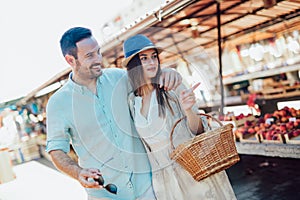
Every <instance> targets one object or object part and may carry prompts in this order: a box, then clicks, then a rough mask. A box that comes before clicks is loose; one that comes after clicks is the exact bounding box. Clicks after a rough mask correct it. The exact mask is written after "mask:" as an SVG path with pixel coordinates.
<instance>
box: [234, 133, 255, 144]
mask: <svg viewBox="0 0 300 200" xmlns="http://www.w3.org/2000/svg"><path fill="white" fill-rule="evenodd" d="M236 135H237V137H238V138H239V141H240V142H241V143H260V138H259V136H258V135H257V134H256V133H255V134H246V135H244V134H242V133H239V132H237V133H236Z"/></svg>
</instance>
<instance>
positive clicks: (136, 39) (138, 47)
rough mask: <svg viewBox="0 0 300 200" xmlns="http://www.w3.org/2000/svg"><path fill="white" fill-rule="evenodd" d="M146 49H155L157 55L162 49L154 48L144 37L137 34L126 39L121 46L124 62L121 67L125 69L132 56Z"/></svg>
mask: <svg viewBox="0 0 300 200" xmlns="http://www.w3.org/2000/svg"><path fill="white" fill-rule="evenodd" d="M147 49H157V51H158V53H161V52H162V48H160V47H157V46H155V45H154V44H153V42H152V41H151V40H150V39H149V38H148V37H146V36H145V35H142V34H137V35H134V36H132V37H130V38H128V39H127V40H125V41H124V44H123V52H124V60H123V61H122V65H123V66H124V67H126V66H127V64H128V62H129V61H130V60H131V59H132V58H133V56H135V55H136V54H138V53H140V52H142V51H144V50H147Z"/></svg>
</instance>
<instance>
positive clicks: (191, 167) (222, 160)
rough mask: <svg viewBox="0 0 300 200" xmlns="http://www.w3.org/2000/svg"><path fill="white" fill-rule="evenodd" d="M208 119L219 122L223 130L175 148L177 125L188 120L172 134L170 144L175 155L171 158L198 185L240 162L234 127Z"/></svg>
mask: <svg viewBox="0 0 300 200" xmlns="http://www.w3.org/2000/svg"><path fill="white" fill-rule="evenodd" d="M199 115H205V116H207V117H209V118H211V119H212V120H214V121H216V122H217V123H218V124H219V125H220V127H218V128H215V129H213V130H210V131H207V132H205V133H202V134H200V135H197V136H195V137H194V138H192V139H190V140H188V141H186V142H184V143H182V144H180V145H178V146H177V147H176V148H175V147H174V144H173V133H174V130H175V128H176V125H177V124H178V123H179V122H180V121H182V120H183V119H185V117H183V118H181V119H179V120H178V121H177V122H176V123H175V124H174V126H173V129H172V131H171V133H170V142H171V146H172V148H173V152H172V153H171V155H170V157H171V159H172V160H175V161H176V162H177V163H179V164H180V165H181V166H182V167H183V168H184V169H185V170H187V171H188V172H189V173H190V174H191V175H192V176H193V178H194V179H195V180H196V181H200V180H202V179H204V178H206V177H208V176H210V175H212V174H215V173H217V172H220V171H222V170H225V169H227V168H229V167H231V166H232V165H234V164H235V163H237V162H238V161H239V160H240V158H239V155H238V153H237V150H236V146H235V141H234V135H233V132H232V128H233V125H232V124H226V125H224V126H223V124H222V123H221V122H220V121H219V120H218V119H216V118H214V117H212V116H210V115H207V114H199Z"/></svg>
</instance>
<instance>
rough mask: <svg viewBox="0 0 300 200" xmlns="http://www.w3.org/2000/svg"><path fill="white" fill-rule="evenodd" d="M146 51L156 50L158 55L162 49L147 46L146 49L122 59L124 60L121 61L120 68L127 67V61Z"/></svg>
mask: <svg viewBox="0 0 300 200" xmlns="http://www.w3.org/2000/svg"><path fill="white" fill-rule="evenodd" d="M148 49H157V52H158V54H160V53H161V52H162V51H163V49H162V48H161V47H157V46H148V47H144V48H142V49H141V50H139V51H137V52H136V53H134V54H132V55H131V56H129V57H127V58H124V60H123V61H122V66H123V67H127V64H128V63H129V61H130V60H131V59H132V58H133V57H134V56H135V55H136V54H138V53H140V52H142V51H145V50H148Z"/></svg>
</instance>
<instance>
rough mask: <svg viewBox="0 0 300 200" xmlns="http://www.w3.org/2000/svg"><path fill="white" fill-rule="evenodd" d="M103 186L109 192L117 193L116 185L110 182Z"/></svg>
mask: <svg viewBox="0 0 300 200" xmlns="http://www.w3.org/2000/svg"><path fill="white" fill-rule="evenodd" d="M105 188H106V189H107V190H108V191H109V192H111V193H114V194H117V186H116V185H114V184H111V183H110V184H107V185H106V186H105Z"/></svg>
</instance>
